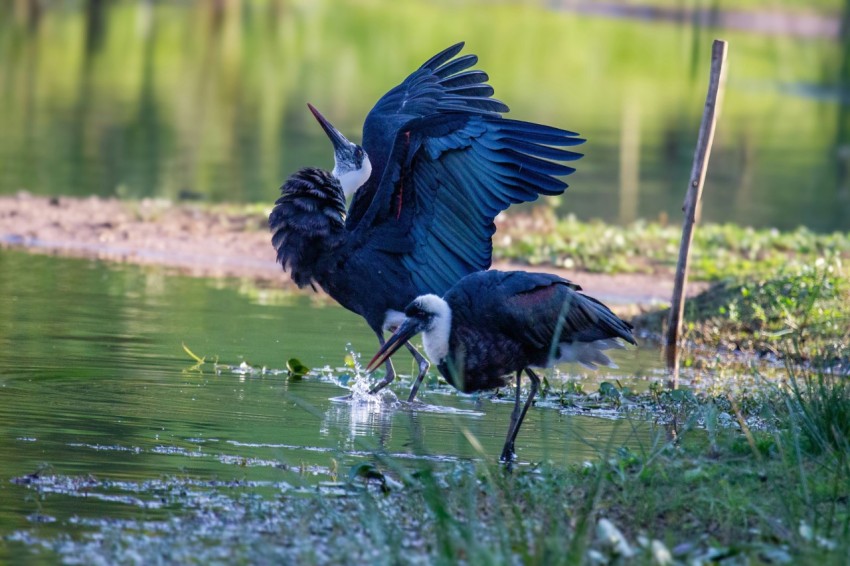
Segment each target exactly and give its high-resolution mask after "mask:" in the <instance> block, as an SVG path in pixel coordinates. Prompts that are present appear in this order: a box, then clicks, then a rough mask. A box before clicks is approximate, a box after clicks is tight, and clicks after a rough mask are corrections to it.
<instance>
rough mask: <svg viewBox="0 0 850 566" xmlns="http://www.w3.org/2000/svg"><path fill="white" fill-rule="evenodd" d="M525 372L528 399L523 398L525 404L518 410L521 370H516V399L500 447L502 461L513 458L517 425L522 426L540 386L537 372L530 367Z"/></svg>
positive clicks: (517, 431)
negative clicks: (505, 437)
mask: <svg viewBox="0 0 850 566" xmlns="http://www.w3.org/2000/svg"><path fill="white" fill-rule="evenodd" d="M525 373H526V374H528V378H529V379H530V380H531V388H530V390H529V392H528V399H526V400H525V405H523V407H522V412H520V410H519V390H520V378H521V375H522V372H521V371H518V372H516V400H515V401H514V410H513V412H512V413H511V426H510V428H509V429H508V438H507V440H505V447H504V448H503V449H502V457H501V458H500V460H502V461H503V462H510V461H511V460H512V459H513V456H514V441H515V440H516V436H517V434H518V433H519V427H520V426H522V421H523V420H524V419H525V414H526V413H527V412H528V408H529V407H530V406H531V403H532V402H533V401H534V397H535V396H536V395H537V390H538V389H539V388H540V378H539V377H537V374H535V373H534V372H533V371H531V368H525Z"/></svg>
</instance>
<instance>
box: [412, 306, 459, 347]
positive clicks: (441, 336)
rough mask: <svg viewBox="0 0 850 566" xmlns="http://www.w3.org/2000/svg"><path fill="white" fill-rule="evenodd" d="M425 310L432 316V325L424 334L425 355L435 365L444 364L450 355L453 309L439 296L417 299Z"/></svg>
mask: <svg viewBox="0 0 850 566" xmlns="http://www.w3.org/2000/svg"><path fill="white" fill-rule="evenodd" d="M416 300H417V301H419V302H420V304H421V305H422V308H423V310H425V311H427V312H429V313H431V314H432V318H431V324H430V325H429V326H428V328H426V329H425V330H424V331H423V332H422V345H423V346H425V353H426V354H428V357H429V358H431V361H433V362H435V363H440V362H442V361H443V360H444V359H445V358H446V356H447V355H448V353H449V334H450V333H451V331H452V309H451V307H449V304H448V303H447V302H446V301H444V300H443V299H441V298H440V297H438V296H437V295H423V296H421V297H419V298H418V299H416Z"/></svg>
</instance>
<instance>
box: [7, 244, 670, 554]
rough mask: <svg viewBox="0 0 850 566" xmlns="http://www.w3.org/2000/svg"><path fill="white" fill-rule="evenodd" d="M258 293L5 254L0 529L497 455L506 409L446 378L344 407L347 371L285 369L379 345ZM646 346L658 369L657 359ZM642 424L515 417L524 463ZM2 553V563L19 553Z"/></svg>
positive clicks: (75, 523)
mask: <svg viewBox="0 0 850 566" xmlns="http://www.w3.org/2000/svg"><path fill="white" fill-rule="evenodd" d="M240 291H242V292H240ZM260 298H262V296H261V295H257V294H253V293H248V292H245V291H244V288H239V287H235V286H232V285H231V286H229V285H227V284H226V283H224V282H222V281H205V280H202V279H189V278H182V277H167V276H163V274H162V273H161V272H159V271H157V270H151V269H142V268H138V267H132V266H116V265H106V264H101V263H97V262H86V261H81V260H68V259H57V258H51V257H45V256H37V255H28V254H25V253H21V252H14V251H7V250H0V400H2V402H0V454H3V458H2V459H0V482H3V485H5V487H4V488H3V489H0V525H2V527H0V536H2V537H4V540H5V537H6V536H7V535H9V534H10V533H23V535H21V536H23V537H24V538H26V537H28V536H30V535H31V534H33V533H37V534H38V536H41V537H45V538H62V537H68V536H70V537H73V538H75V539H85V536H84V535H85V533H87V532H90V530H91V529H92V528H93V529H94V530H95V532H96V533H99V532H100V531H99V529H100V528H101V527H102V526H103V525H108V526H110V528H111V527H114V525H116V524H122V523H124V522H126V523H127V524H130V523H133V522H134V521H142V519H140V514H144V519H143V520H144V521H157V520H162V521H164V523H163V526H165V527H168V528H172V527H171V525H173V523H169V522H168V521H170V520H171V519H172V518H174V517H177V518H178V519H179V518H181V517H185V516H186V514H187V513H191V509H192V508H193V507H192V506H193V505H194V504H195V503H197V505H198V507H199V508H203V509H204V510H208V509H209V505H210V504H211V503H210V501H209V497H211V495H212V496H217V494H218V495H221V496H222V497H224V498H229V497H233V498H250V499H252V500H256V501H260V502H262V501H281V500H282V499H285V498H281V493H298V492H300V491H309V492H310V493H314V492H315V491H316V490H317V489H319V490H325V491H324V492H325V493H328V494H329V495H337V496H339V495H345V494H346V492H345V490H341V488H340V486H339V484H337V483H334V482H338V481H339V480H341V479H345V478H347V477H348V474H349V473H350V470H352V469H357V467H358V466H359V465H360V464H367V465H369V464H376V465H379V466H382V467H385V468H389V469H391V470H393V474H396V473H397V472H398V471H399V470H401V469H402V468H403V469H409V470H413V471H416V470H419V469H422V467H423V466H424V465H426V464H427V465H428V466H440V465H443V464H444V463H445V462H458V461H463V460H470V459H477V460H489V461H495V459H496V458H497V455H498V453H499V450H500V449H501V447H502V444H503V443H504V434H505V424H506V423H507V422H508V420H509V418H510V413H511V410H512V408H513V405H512V403H511V402H509V401H500V400H499V399H497V398H493V397H489V396H486V397H482V396H469V395H459V394H457V393H456V392H454V391H453V390H452V389H451V388H450V387H448V386H445V388H436V389H435V388H426V389H425V390H423V391H421V392H420V399H419V400H420V401H422V402H416V403H413V404H408V403H405V402H400V401H398V399H397V398H396V397H395V395H394V394H393V392H392V391H386V392H385V393H383V396H382V397H381V398H380V399H379V400H376V399H363V398H362V395H361V396H360V398H356V395H352V399H343V400H339V399H337V398H339V397H340V396H342V395H345V394H347V393H351V391H350V390H347V389H345V388H343V387H341V386H340V385H338V380H340V379H342V377H343V375H344V374H346V373H348V372H349V369H348V368H344V369H343V370H321V371H319V372H311V373H310V374H309V375H307V376H305V377H303V378H302V379H293V378H288V377H287V374H286V371H285V370H284V369H283V368H285V367H286V363H285V360H287V359H289V358H291V357H293V356H297V357H298V358H299V359H301V360H302V361H303V362H304V363H306V364H307V365H309V366H311V367H316V366H330V367H339V366H341V365H342V358H343V357H344V356H345V352H346V351H348V352H349V353H351V352H355V353H356V352H357V351H371V350H372V349H373V348H374V345H373V340H374V338H373V336H372V335H371V333H370V332H369V331H368V329H367V328H366V327H365V325H363V324H362V322H361V321H360V320H358V319H357V318H356V317H355V315H352V314H351V313H348V312H347V311H345V310H344V309H342V308H340V307H337V306H327V305H321V304H319V305H316V304H314V303H313V302H311V300H310V299H309V297H305V296H301V295H298V296H293V297H290V298H289V299H288V300H287V301H282V302H281V303H279V304H278V303H276V304H259V303H258V299H260ZM348 342H350V343H351V345H350V346H349V345H347V343H348ZM183 343H186V344H188V345H190V346H191V349H192V351H193V352H195V353H196V354H198V355H199V356H204V357H206V358H207V360H208V363H205V364H202V365H196V364H195V361H194V360H192V359H190V358H189V357H188V356H187V355H186V353H185V352H184V351H183V349H182V344H183ZM647 355H648V356H649V359H651V360H652V363H655V364H656V365H657V359H658V352H654V351H648V352H647ZM216 359H217V360H218V363H217V364H215V368H216V369H212V368H213V366H214V364H213V363H212V360H216ZM354 359H355V362H356V360H357V357H356V356H354ZM619 361H622V362H623V363H622V365H623V367H624V368H625V367H626V366H627V365H628V366H629V367H631V369H623V370H620V372H621V373H620V374H618V375H617V376H616V377H610V376H609V377H608V379H610V380H613V379H626V380H628V377H629V376H630V375H638V374H639V373H642V372H644V373H645V371H646V370H645V368H646V365H645V360H644V361H640V362H639V361H637V360H632V361H630V360H629V356H625V357H623V359H621V360H619ZM632 362H633V363H632ZM353 365H354V366H355V368H356V366H357V364H356V363H355V364H353ZM400 365H401V364H400ZM662 375H663V374H662ZM361 379H362V378H361ZM405 379H407V381H406V382H401V383H398V384H396V385H395V386H394V387H393V389H394V390H395V391H396V392H406V390H407V389H408V388H409V385H410V382H409V380H410V379H411V378H410V377H409V376H407V377H406V378H405ZM355 383H356V381H355ZM553 383H554V379H553ZM351 387H352V389H355V390H356V391H359V392H361V393H362V391H363V389H365V388H366V387H367V385H362V384H356V385H355V384H352V386H351ZM653 435H654V433H653V429H652V427H651V426H650V425H649V424H648V423H646V422H644V421H634V422H632V421H628V424H625V423H624V422H623V421H615V420H609V419H600V418H588V417H586V416H575V415H568V414H563V413H561V412H560V410H559V408H558V407H557V405H555V404H551V405H547V404H546V403H543V402H541V403H540V404H539V405H538V406H537V407H535V408H534V409H533V410H531V411H529V415H528V416H527V417H526V422H525V423H524V424H523V430H522V432H521V437H520V439H519V440H518V445H517V450H518V457H519V461H520V462H521V463H520V464H519V465H530V463H533V462H541V461H546V460H551V461H553V462H556V463H558V464H574V463H580V462H582V461H585V460H589V459H595V458H598V457H600V456H604V455H605V454H606V453H610V448H611V447H612V446H613V447H620V446H624V445H625V446H629V447H631V448H633V449H635V450H637V449H639V448H640V447H641V446H646V445H648V443H649V442H651V439H652V438H653ZM606 451H607V452H606ZM423 462H424V463H425V464H423ZM210 490H213V492H212V494H211V493H210ZM219 490H220V491H219ZM170 493H178V494H180V495H179V498H178V499H176V500H172V499H170V498H169V494H170ZM225 514H226V513H225ZM228 516H232V515H228ZM149 528H150V525H148V526H145V527H142V528H141V530H140V532H148V529H149ZM26 550H27V552H28V551H29V549H26ZM6 551H7V550H6V547H5V546H4V545H0V562H4V563H5V562H15V561H14V560H8V559H7V558H8V557H7V556H6V555H4V552H6Z"/></svg>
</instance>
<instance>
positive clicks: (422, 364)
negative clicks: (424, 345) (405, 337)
mask: <svg viewBox="0 0 850 566" xmlns="http://www.w3.org/2000/svg"><path fill="white" fill-rule="evenodd" d="M404 345H405V346H407V349H408V350H410V353H411V354H413V359H415V360H416V363H417V364H419V375H417V376H416V381H414V382H413V387H411V388H410V397H408V398H407V402H408V403H413V400H414V399H415V398H416V392H417V391H419V386H420V385H421V384H422V380H423V379H425V374H426V373H427V372H428V368H429V367H431V364H430V363H429V362H428V360H426V359H425V358H424V357H423V356H422V354H420V353H419V350H417V349H416V347H415V346H414V345H413V344H411V343H410V342H405V343H404Z"/></svg>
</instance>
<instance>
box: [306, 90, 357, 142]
mask: <svg viewBox="0 0 850 566" xmlns="http://www.w3.org/2000/svg"><path fill="white" fill-rule="evenodd" d="M307 107H308V108H309V109H310V112H312V113H313V116H315V117H316V120H318V121H319V125H321V126H322V129H323V130H324V131H325V133H326V134H327V135H328V137H329V138H330V139H331V143H332V144H334V151H335V152H336V151H340V150H348V149H349V148H350V147H351V142H350V141H348V139H346V137H345V136H344V135H342V134H341V133H339V130H337V129H336V128H334V127H333V124H331V123H330V122H328V120H327V119H326V118H325V117H324V116H322V115H321V113H320V112H319V111H318V110H316V108H315V107H314V106H313V105H312V104H310V103H309V102H308V103H307Z"/></svg>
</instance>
